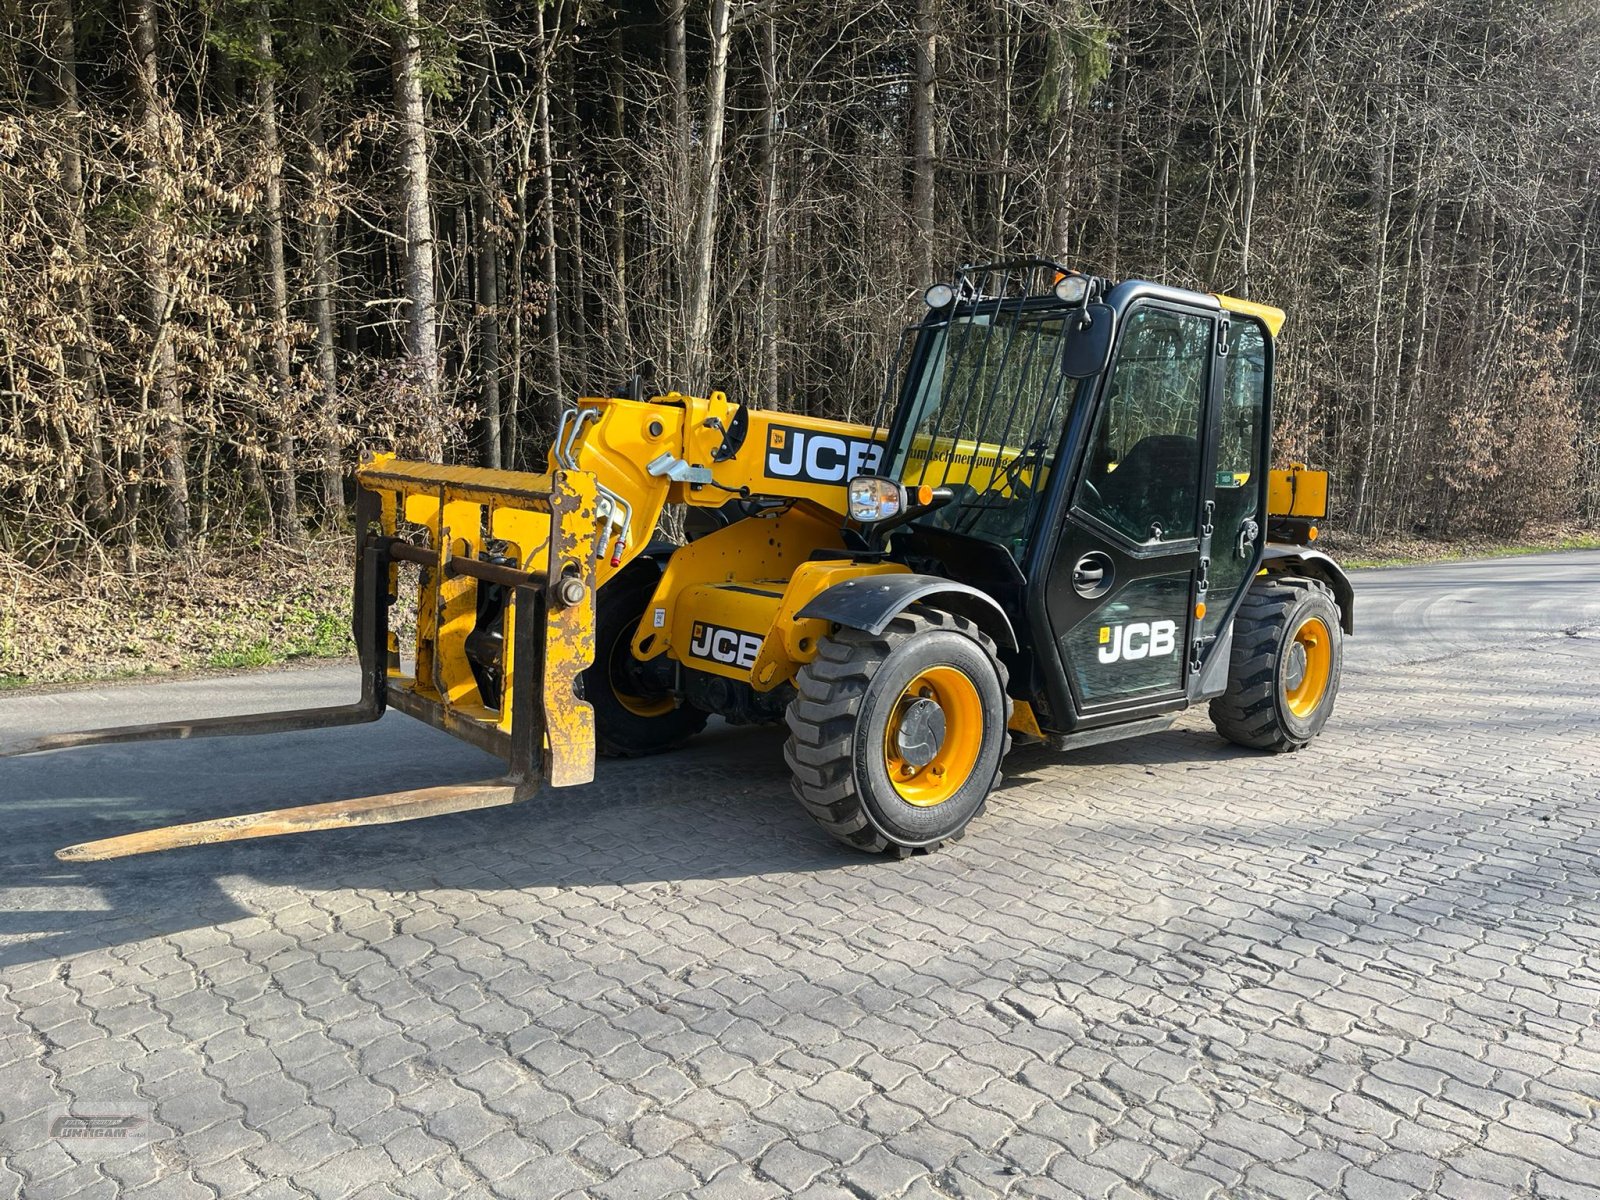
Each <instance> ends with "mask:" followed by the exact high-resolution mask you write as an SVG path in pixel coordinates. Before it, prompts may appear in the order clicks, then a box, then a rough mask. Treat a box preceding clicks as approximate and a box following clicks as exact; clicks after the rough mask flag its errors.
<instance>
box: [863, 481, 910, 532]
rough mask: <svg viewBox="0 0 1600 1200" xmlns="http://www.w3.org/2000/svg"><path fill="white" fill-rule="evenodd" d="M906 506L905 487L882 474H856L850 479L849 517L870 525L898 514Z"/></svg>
mask: <svg viewBox="0 0 1600 1200" xmlns="http://www.w3.org/2000/svg"><path fill="white" fill-rule="evenodd" d="M905 506H906V494H905V489H904V488H902V487H901V486H900V485H899V484H898V483H896V482H895V481H894V480H892V479H885V478H884V477H883V476H882V475H857V476H856V477H855V478H854V479H852V480H851V481H850V519H851V520H853V521H860V522H861V523H862V524H863V525H870V524H871V523H872V522H874V521H885V520H888V519H889V518H890V517H893V516H898V515H899V514H900V513H901V512H902V511H904V509H905Z"/></svg>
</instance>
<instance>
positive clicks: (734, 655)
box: [689, 621, 761, 670]
mask: <svg viewBox="0 0 1600 1200" xmlns="http://www.w3.org/2000/svg"><path fill="white" fill-rule="evenodd" d="M760 653H761V637H760V635H759V634H754V633H746V632H744V630H742V629H725V628H723V627H722V626H721V625H707V624H705V623H704V622H703V621H696V622H695V623H694V635H693V637H692V638H691V639H690V641H689V654H690V657H692V658H705V659H710V660H711V661H712V662H719V663H726V664H727V665H728V666H731V667H743V668H745V669H746V670H748V669H749V668H751V667H753V666H755V665H756V655H758V654H760Z"/></svg>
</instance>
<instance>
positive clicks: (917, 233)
mask: <svg viewBox="0 0 1600 1200" xmlns="http://www.w3.org/2000/svg"><path fill="white" fill-rule="evenodd" d="M937 6H938V0H917V22H916V65H917V81H916V86H915V87H914V88H913V89H912V92H911V221H912V227H913V228H912V232H913V236H914V237H915V238H916V246H915V249H914V254H913V261H914V263H915V265H916V271H917V276H918V277H917V280H916V283H917V285H918V286H919V287H925V286H927V285H928V284H929V283H931V282H932V281H933V167H934V136H933V101H934V67H935V64H936V62H937V53H938V28H939V26H938V19H939V18H938V7H937Z"/></svg>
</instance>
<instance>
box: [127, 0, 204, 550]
mask: <svg viewBox="0 0 1600 1200" xmlns="http://www.w3.org/2000/svg"><path fill="white" fill-rule="evenodd" d="M155 5H156V0H128V23H129V25H130V26H131V31H130V32H131V38H132V42H133V67H134V71H133V75H134V90H135V94H136V96H137V99H138V104H137V109H138V122H139V138H140V141H141V142H142V143H143V145H142V146H141V147H140V156H141V159H142V165H143V169H144V185H145V189H146V192H145V197H144V199H145V205H146V211H145V214H144V221H143V229H142V231H141V237H140V257H141V259H142V262H141V269H142V271H143V274H144V281H143V282H144V324H145V334H146V336H147V337H148V339H149V342H150V348H149V359H148V361H147V364H146V371H145V379H144V381H143V385H142V387H141V389H140V398H141V405H140V407H141V409H142V410H144V411H147V412H151V413H153V421H152V424H153V430H152V436H151V438H150V446H151V449H152V451H153V452H154V454H155V456H156V459H157V469H158V470H159V471H160V473H161V493H160V496H161V499H160V506H159V514H160V522H161V532H162V537H163V538H164V539H165V541H166V544H167V546H168V548H169V549H173V550H179V549H182V548H184V547H185V546H187V545H188V542H189V479H188V471H187V467H186V463H185V456H186V454H187V451H188V446H187V441H186V438H185V431H184V413H183V397H182V395H181V394H180V393H179V391H178V384H177V378H176V375H177V358H176V355H175V353H174V351H173V348H172V339H171V338H170V337H169V336H168V334H167V323H168V321H169V320H170V319H171V316H172V313H171V308H172V302H173V297H172V281H171V273H170V269H169V267H168V263H167V244H166V239H165V234H164V229H163V222H164V221H165V220H166V219H167V218H166V217H165V215H164V214H163V212H162V209H163V206H164V202H165V199H166V192H167V190H168V189H169V187H170V186H171V183H170V173H169V172H168V170H167V165H166V161H165V157H164V155H165V152H166V151H165V147H166V139H167V138H168V136H169V135H175V134H176V130H175V129H172V128H171V126H172V125H173V122H172V121H171V120H170V119H168V116H167V114H166V112H165V104H164V102H163V100H162V98H161V94H160V91H159V88H158V84H157V78H158V75H157V59H156V46H157V41H158V31H157V28H156V10H155ZM141 436H142V435H141Z"/></svg>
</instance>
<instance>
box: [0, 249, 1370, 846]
mask: <svg viewBox="0 0 1600 1200" xmlns="http://www.w3.org/2000/svg"><path fill="white" fill-rule="evenodd" d="M925 299H926V301H927V312H926V314H925V315H924V316H923V318H922V319H921V320H920V322H918V323H917V324H916V325H915V326H913V327H912V328H911V329H910V330H908V331H907V336H906V337H905V338H904V339H903V341H902V344H901V350H900V354H899V361H898V363H897V367H896V370H895V371H894V372H893V373H892V375H891V383H890V386H889V388H888V390H887V391H886V394H885V397H884V400H883V402H882V403H881V404H880V406H879V408H878V411H877V413H876V414H875V416H874V418H873V419H872V420H871V422H870V423H862V424H855V423H846V422H839V421H823V420H815V419H811V418H808V417H804V416H796V415H792V414H786V413H775V412H759V411H753V410H751V409H750V408H748V407H747V406H745V405H742V404H735V403H733V402H730V401H729V400H728V399H727V398H726V397H725V396H724V395H722V394H721V393H719V392H713V393H712V394H711V395H710V396H709V397H697V396H685V395H679V394H677V393H669V394H667V395H659V396H649V395H647V394H646V388H645V387H644V384H643V381H642V380H640V379H639V378H635V380H634V381H633V383H632V384H631V385H630V387H629V388H628V392H629V394H628V395H626V396H621V397H605V398H585V399H580V400H579V401H578V402H577V403H576V404H575V405H574V406H572V407H571V408H569V409H567V410H566V411H565V413H564V414H563V416H562V419H561V422H560V426H559V428H558V430H557V431H556V437H555V442H554V445H553V448H552V450H551V453H550V461H549V471H548V473H546V474H531V473H522V472H515V471H492V470H484V469H478V468H471V467H452V466H441V465H437V464H433V463H421V462H404V461H400V460H397V459H395V458H394V457H393V456H391V455H379V456H378V457H377V458H375V459H373V460H371V461H369V462H367V463H366V464H364V465H363V466H362V467H361V468H360V469H359V470H358V471H357V474H356V483H357V487H358V490H357V497H358V502H357V506H356V513H357V516H356V587H355V616H354V634H355V641H356V646H357V650H358V652H359V656H360V661H361V678H362V696H361V700H360V701H359V702H358V703H356V704H353V705H349V706H345V707H339V708H331V709H315V710H306V711H299V712H285V713H269V714H264V715H260V716H253V717H245V718H226V717H224V718H206V719H200V720H194V721H185V722H174V723H167V724H160V725H145V726H135V727H130V728H124V729H112V730H99V731H90V732H86V733H79V734H62V735H56V736H49V737H44V738H40V739H38V740H36V741H33V742H31V743H28V744H25V745H21V746H14V747H11V748H10V749H9V750H6V751H3V752H4V753H9V754H21V753H32V752H38V751H43V750H53V749H59V748H62V747H68V746H83V745H91V744H96V743H105V742H126V741H139V740H147V739H150V740H154V739H160V738H187V737H201V736H228V735H236V734H244V733H270V732H274V731H287V730H303V729H316V728H321V727H324V726H330V725H340V724H352V723H356V722H362V721H372V720H376V719H377V718H378V717H380V716H381V715H382V714H383V713H384V711H385V709H386V708H396V709H399V710H401V711H402V712H405V713H409V714H410V715H412V716H414V717H418V718H421V719H422V720H424V721H427V722H428V723H429V724H431V725H434V726H436V727H438V728H440V729H443V730H445V731H447V732H449V733H453V734H455V735H456V736H458V737H461V738H463V739H465V740H466V741H468V742H471V743H472V744H474V745H476V746H480V747H482V748H484V749H486V750H489V751H491V752H493V753H495V754H497V755H499V756H500V757H501V758H503V759H505V760H506V762H507V764H508V767H507V772H506V774H505V775H504V776H503V777H501V778H499V779H495V780H492V781H487V782H484V783H481V784H471V785H463V786H446V787H424V788H419V789H416V790H412V791H406V792H398V793H391V794H387V795H381V796H371V797H366V798H363V799H358V800H344V801H335V802H332V803H322V804H311V805H306V806H303V807H298V808H289V809H280V810H277V811H274V812H262V813H249V814H245V815H242V816H232V817H223V818H219V819H216V820H208V821H200V822H196V823H193V824H187V825H178V826H172V827H169V828H165V829H156V830H150V831H146V832H141V833H132V834H127V835H124V836H120V837H112V838H108V839H105V840H102V841H96V842H90V843H86V844H83V845H79V846H72V847H68V848H67V849H65V850H62V851H60V852H59V857H61V858H63V859H67V860H86V859H103V858H114V857H119V856H122V855H127V854H137V853H142V852H145V851H149V850H157V849H164V848H169V847H175V846H185V845H196V844H202V843H209V842H220V841H231V840H235V839H241V838H253V837H266V836H271V835H275V834H279V833H287V832H292V831H297V830H308V829H326V828H335V827H342V826H350V825H359V824H368V823H380V822H386V821H401V820H410V819H412V818H416V817H422V816H429V815H433V814H437V813H444V812H457V811H461V810H464V809H471V808H482V807H488V806H492V805H499V804H508V803H511V802H513V801H516V800H520V799H524V798H526V797H528V796H530V795H532V794H533V793H535V792H536V791H538V790H539V789H540V788H541V787H542V786H545V785H550V786H557V787H561V786H567V785H572V784H581V783H586V782H588V781H589V780H591V779H592V778H593V775H594V759H595V754H596V752H597V751H598V752H599V753H601V754H605V755H614V756H629V755H639V754H652V753H656V752H658V751H665V750H670V749H672V748H674V747H676V746H679V745H681V744H682V743H683V742H685V741H686V740H688V739H689V738H690V737H692V736H693V735H694V734H695V733H697V732H698V731H699V730H700V729H701V728H702V727H703V726H704V725H705V723H706V721H707V719H708V718H709V717H710V716H711V715H713V714H716V715H719V716H721V717H723V718H725V719H727V720H729V721H732V722H736V723H742V722H778V721H786V722H787V724H788V728H789V740H788V743H787V747H786V749H785V758H786V759H787V761H788V765H789V768H790V770H791V772H792V776H793V786H794V791H795V793H796V795H797V796H798V797H799V799H800V802H801V803H802V804H803V805H804V806H805V808H806V810H807V811H808V812H809V813H810V814H811V815H812V816H813V817H814V818H815V819H816V820H817V822H818V823H819V824H820V825H821V826H822V827H823V828H824V829H825V830H827V832H828V833H830V834H831V835H832V836H833V837H835V838H837V839H838V840H839V841H841V842H844V843H845V844H847V845H849V846H852V847H855V848H857V849H860V850H863V851H868V852H888V853H890V854H894V855H897V856H902V857H903V856H905V855H907V854H910V853H912V852H913V851H917V850H932V849H934V848H936V847H938V846H939V845H940V844H941V843H943V842H946V841H949V840H952V839H954V838H957V837H959V836H961V834H962V832H963V831H964V830H965V829H966V826H967V824H968V822H969V821H971V820H972V819H973V817H975V816H976V815H977V814H978V813H979V812H980V811H981V810H982V809H983V807H984V803H985V801H986V799H987V798H988V796H989V794H990V792H991V791H992V790H993V789H994V787H995V785H996V783H997V781H998V780H999V777H1000V768H1001V760H1002V758H1003V757H1004V756H1005V753H1006V751H1007V748H1008V747H1009V745H1010V741H1011V735H1013V734H1015V735H1017V736H1019V737H1022V738H1026V739H1029V740H1034V741H1043V742H1046V743H1048V744H1049V745H1051V746H1053V747H1056V748H1060V749H1072V748H1075V747H1079V746H1088V745H1094V744H1097V743H1102V742H1107V741H1111V740H1114V739H1117V738H1124V737H1128V736H1131V735H1134V734H1139V733H1146V732H1150V731H1153V730H1159V729H1162V728H1165V727H1166V726H1167V725H1169V724H1171V723H1172V721H1173V720H1175V719H1176V717H1177V714H1178V713H1180V712H1181V711H1183V710H1184V709H1186V708H1188V707H1189V706H1190V705H1193V704H1197V703H1199V702H1201V701H1209V703H1210V715H1211V719H1212V720H1213V721H1214V722H1215V724H1216V727H1217V729H1218V730H1219V732H1220V733H1221V734H1222V736H1224V737H1226V738H1228V739H1230V740H1231V741H1234V742H1237V743H1239V744H1241V745H1245V746H1250V747H1255V748H1258V749H1262V750H1268V751H1285V750H1296V749H1299V748H1300V747H1302V746H1304V745H1306V744H1307V743H1308V742H1309V741H1310V740H1311V739H1312V738H1314V737H1315V736H1316V735H1317V733H1318V732H1319V731H1320V730H1321V729H1322V727H1323V725H1324V724H1325V723H1326V721H1327V720H1328V715H1329V711H1330V709H1331V708H1332V705H1333V702H1334V696H1335V694H1336V693H1337V691H1338V686H1339V670H1340V658H1341V634H1342V633H1349V632H1351V631H1352V606H1353V597H1352V592H1351V587H1350V584H1349V582H1348V580H1347V579H1346V577H1345V575H1344V573H1343V571H1341V570H1340V569H1339V567H1338V566H1337V565H1336V564H1335V563H1334V562H1333V561H1332V560H1331V559H1330V558H1329V557H1328V556H1327V555H1325V554H1322V553H1320V552H1318V551H1317V550H1314V549H1312V548H1311V542H1312V541H1313V540H1314V539H1315V537H1316V533H1317V529H1316V524H1315V522H1316V521H1318V520H1320V519H1321V518H1322V517H1323V516H1324V513H1325V508H1326V499H1327V477H1326V476H1325V475H1324V474H1323V473H1321V472H1317V471H1308V470H1306V469H1305V468H1304V467H1303V466H1301V465H1300V464H1294V465H1292V466H1290V467H1289V468H1288V469H1287V470H1270V469H1269V466H1270V461H1271V459H1270V454H1271V446H1270V434H1271V428H1272V375H1273V344H1274V338H1275V337H1276V335H1277V333H1278V330H1279V327H1280V326H1281V324H1282V322H1283V313H1282V312H1280V311H1279V310H1277V309H1274V308H1269V307H1266V306H1264V305H1260V304H1254V303H1249V302H1245V301H1241V300H1235V299H1232V298H1229V297H1226V296H1217V295H1208V294H1203V293H1199V292H1191V291H1183V290H1179V289H1175V288H1170V287H1164V286H1160V285H1156V284H1152V283H1144V282H1123V283H1120V284H1113V283H1111V282H1110V281H1108V280H1105V279H1101V278H1098V277H1094V276H1090V275H1084V274H1080V273H1077V272H1074V271H1072V270H1069V269H1066V268H1063V267H1058V266H1057V265H1056V264H1054V263H1051V262H1047V261H1043V260H1031V259H1030V260H1021V261H1012V262H1005V263H997V264H991V265H988V266H982V267H969V268H964V269H963V270H961V271H959V272H958V273H957V274H956V276H955V278H954V279H953V280H952V281H951V282H949V283H939V284H935V285H934V286H933V287H931V288H929V289H928V291H927V293H926V296H925ZM667 505H683V506H686V508H685V512H686V513H687V518H686V522H685V524H686V527H687V529H688V531H689V540H688V541H687V542H686V543H685V544H682V545H674V544H669V543H665V542H662V541H658V540H655V539H656V531H657V526H658V523H659V522H660V519H661V517H662V513H663V510H664V509H665V508H666V506H667ZM403 563H414V564H417V565H418V566H419V567H420V568H421V570H420V572H419V573H418V574H419V585H418V619H417V632H416V644H415V647H414V649H413V653H412V654H411V655H408V659H409V662H405V661H404V660H402V658H401V654H400V647H399V645H398V643H397V639H396V637H395V635H394V634H393V633H391V632H390V631H389V627H388V625H389V623H388V619H387V618H388V612H389V609H390V607H391V606H392V605H393V604H394V603H395V600H396V593H397V590H398V587H399V582H400V574H399V567H400V565H401V564H403Z"/></svg>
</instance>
